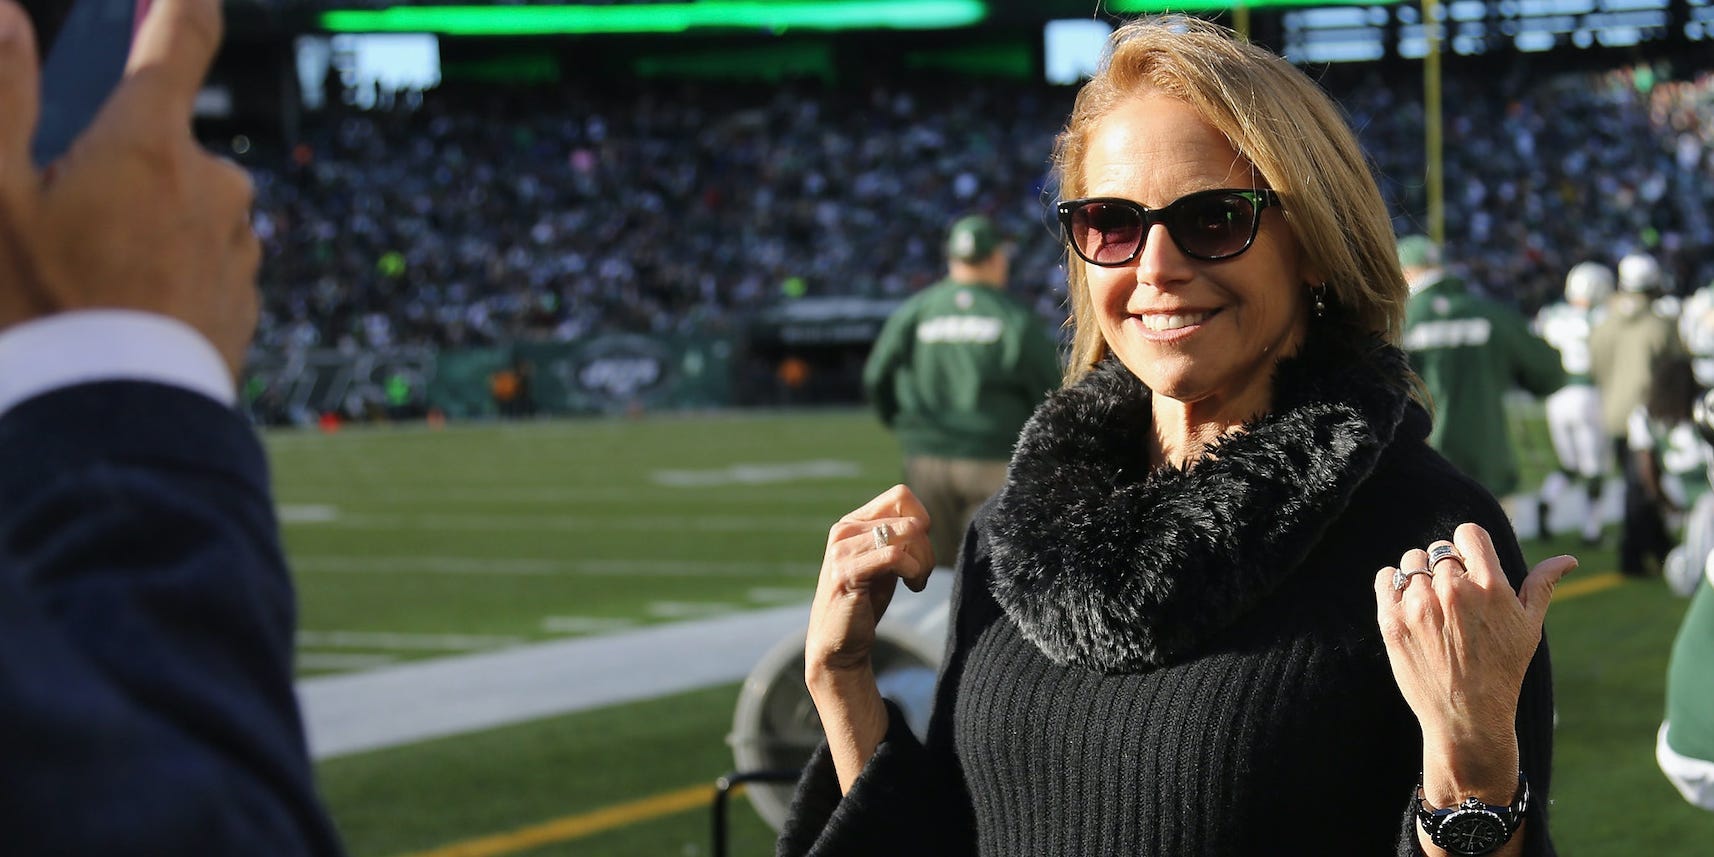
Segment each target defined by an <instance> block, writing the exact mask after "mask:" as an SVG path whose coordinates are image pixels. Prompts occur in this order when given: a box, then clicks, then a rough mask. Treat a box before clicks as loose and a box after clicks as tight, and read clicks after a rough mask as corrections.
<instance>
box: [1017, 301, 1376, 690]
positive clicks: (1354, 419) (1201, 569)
mask: <svg viewBox="0 0 1714 857" xmlns="http://www.w3.org/2000/svg"><path fill="white" fill-rule="evenodd" d="M1320 333H1321V334H1322V335H1320V336H1315V335H1312V336H1311V339H1312V340H1316V341H1318V342H1320V343H1322V344H1321V345H1319V346H1306V347H1305V348H1304V349H1303V350H1302V351H1301V352H1300V353H1299V354H1298V355H1296V356H1294V357H1292V358H1288V359H1286V360H1283V361H1281V362H1280V363H1279V364H1278V366H1277V367H1276V368H1275V372H1274V401H1275V407H1274V410H1273V411H1272V412H1271V413H1268V414H1266V415H1264V416H1262V417H1260V418H1259V419H1257V420H1255V421H1254V422H1252V423H1250V424H1249V425H1248V426H1247V429H1246V430H1245V431H1242V432H1234V433H1232V434H1229V435H1227V436H1226V437H1224V438H1222V439H1221V441H1220V442H1219V443H1218V444H1217V445H1215V446H1214V447H1212V448H1211V449H1210V452H1209V455H1208V456H1207V457H1206V458H1203V459H1202V460H1200V461H1198V462H1197V463H1196V464H1195V466H1193V467H1191V468H1189V469H1188V470H1181V469H1177V468H1162V469H1160V470H1157V471H1155V472H1152V473H1151V472H1150V470H1149V467H1148V464H1147V459H1146V457H1145V453H1144V449H1145V444H1144V441H1145V439H1146V438H1147V437H1148V432H1149V430H1150V429H1149V424H1150V417H1149V396H1150V392H1149V390H1148V389H1147V388H1146V387H1144V386H1143V385H1142V383H1141V382H1140V381H1138V380H1137V378H1136V376H1134V375H1132V374H1131V373H1130V371H1129V370H1127V369H1126V368H1125V367H1124V366H1123V365H1122V364H1120V363H1119V362H1118V361H1117V360H1116V359H1114V358H1111V357H1109V358H1108V359H1107V360H1106V361H1104V362H1103V363H1102V364H1101V365H1100V366H1098V367H1096V368H1095V369H1094V370H1093V371H1092V372H1091V373H1090V374H1089V375H1087V376H1086V377H1084V378H1083V379H1082V380H1081V381H1079V382H1078V383H1077V384H1076V385H1074V386H1072V387H1069V388H1067V389H1064V390H1061V391H1059V392H1058V393H1056V394H1054V395H1053V396H1051V397H1050V398H1049V399H1048V400H1047V402H1046V403H1044V404H1043V405H1042V407H1041V408H1040V409H1038V410H1037V412H1036V414H1035V416H1034V417H1032V418H1031V419H1030V421H1029V423H1028V424H1026V425H1025V426H1024V429H1023V433H1022V435H1021V436H1020V437H1019V440H1018V446H1017V450H1016V452H1015V453H1014V455H1013V457H1012V465H1011V472H1010V474H1009V476H1008V480H1007V485H1006V487H1005V489H1004V490H1003V491H1002V492H1001V494H1000V495H999V497H998V498H996V500H995V505H994V507H993V509H992V510H991V516H990V522H991V524H992V527H991V529H990V532H989V538H990V543H991V546H992V556H993V582H992V590H993V594H994V597H995V600H996V601H998V602H999V604H1000V606H1001V607H1002V608H1004V610H1005V611H1006V614H1007V615H1008V616H1010V617H1011V619H1012V620H1013V621H1014V622H1016V623H1017V625H1018V626H1019V628H1020V629H1021V630H1022V632H1023V634H1024V636H1025V637H1026V638H1028V639H1029V640H1030V641H1031V642H1033V643H1034V644H1035V645H1036V646H1037V647H1038V648H1040V649H1041V651H1042V653H1043V654H1045V655H1046V656H1047V657H1048V658H1049V659H1050V660H1052V661H1053V662H1054V663H1057V664H1060V665H1062V666H1064V665H1071V664H1076V665H1080V666H1083V667H1087V668H1090V669H1094V670H1099V671H1102V672H1109V673H1117V672H1137V671H1141V670H1146V669H1149V668H1152V667H1157V666H1161V665H1164V664H1169V663H1172V662H1174V661H1177V660H1180V659H1182V658H1183V657H1184V656H1185V655H1186V654H1188V653H1189V652H1191V651H1192V650H1193V649H1195V648H1196V646H1197V645H1198V644H1200V643H1201V642H1202V641H1203V640H1205V639H1207V638H1208V637H1209V635H1211V634H1213V633H1214V632H1217V631H1219V630H1220V629H1222V628H1225V627H1226V626H1228V625H1230V624H1231V623H1232V622H1233V621H1234V620H1236V619H1237V618H1238V617H1239V616H1241V615H1242V614H1243V613H1244V612H1245V611H1246V610H1248V609H1249V608H1250V607H1251V606H1253V605H1254V604H1256V603H1257V602H1259V601H1260V600H1261V599H1262V598H1264V597H1266V596H1267V595H1268V594H1269V593H1270V592H1272V591H1273V590H1274V589H1275V588H1276V587H1277V586H1279V584H1280V582H1281V581H1283V580H1284V579H1286V578H1287V577H1288V576H1289V575H1290V574H1291V573H1292V572H1293V570H1294V569H1296V568H1297V566H1298V564H1299V563H1300V562H1301V561H1302V560H1303V558H1304V556H1305V555H1306V554H1307V553H1308V552H1309V549H1310V548H1311V547H1312V546H1313V545H1314V544H1315V543H1316V541H1317V540H1318V538H1319V537H1320V535H1321V533H1322V531H1323V530H1324V529H1325V528H1326V527H1327V526H1328V524H1330V523H1331V522H1332V521H1333V519H1334V518H1336V517H1337V516H1338V515H1339V514H1340V513H1341V512H1342V511H1343V510H1344V508H1345V505H1346V503H1347V502H1348V501H1349V500H1350V497H1351V494H1352V492H1353V491H1354V490H1355V489H1356V488H1357V486H1358V485H1359V484H1360V483H1361V482H1362V481H1363V480H1364V479H1365V478H1367V477H1368V475H1369V473H1370V472H1371V471H1372V470H1373V469H1374V466H1375V463H1376V461H1377V460H1378V458H1379V457H1380V454H1381V451H1382V450H1383V449H1384V448H1385V447H1386V446H1387V444H1388V443H1390V442H1391V441H1392V438H1393V433H1394V430H1395V429H1396V428H1397V426H1398V424H1399V421H1400V420H1401V418H1402V416H1403V413H1404V409H1405V405H1406V402H1407V401H1408V395H1407V387H1406V381H1405V379H1406V378H1407V377H1408V370H1407V369H1406V368H1405V367H1406V359H1405V356H1404V354H1403V353H1402V352H1400V351H1399V350H1397V349H1395V348H1392V347H1390V346H1386V345H1383V344H1380V343H1378V342H1374V341H1370V340H1367V339H1366V338H1363V339H1361V340H1360V341H1362V342H1364V343H1366V347H1362V348H1361V349H1360V351H1353V350H1351V349H1350V348H1349V347H1341V346H1339V345H1338V344H1337V343H1338V342H1339V341H1341V340H1343V341H1344V342H1346V343H1349V342H1351V340H1350V339H1348V338H1345V337H1341V336H1338V335H1329V334H1332V331H1329V330H1322V331H1320Z"/></svg>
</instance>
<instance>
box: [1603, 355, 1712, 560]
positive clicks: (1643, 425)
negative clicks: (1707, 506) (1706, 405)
mask: <svg viewBox="0 0 1714 857" xmlns="http://www.w3.org/2000/svg"><path fill="white" fill-rule="evenodd" d="M1700 394H1701V393H1700V390H1698V389H1697V386H1696V376H1695V373H1694V370H1692V368H1691V365H1690V358H1689V357H1687V356H1686V355H1684V354H1681V353H1678V352H1668V353H1667V354H1665V355H1663V356H1662V358H1661V361H1660V363H1659V364H1658V365H1656V366H1655V367H1654V371H1653V374H1652V377H1651V378H1650V384H1649V391H1648V398H1647V399H1646V400H1645V401H1644V403H1643V405H1642V406H1641V407H1638V408H1637V409H1636V410H1635V411H1632V412H1631V417H1630V419H1629V420H1628V421H1627V423H1626V427H1625V431H1626V441H1627V443H1628V445H1629V447H1630V455H1631V457H1632V458H1633V459H1634V466H1635V467H1636V469H1637V484H1638V485H1639V486H1640V487H1641V489H1642V490H1641V492H1640V494H1641V498H1642V500H1643V501H1644V502H1646V504H1647V505H1646V507H1644V508H1639V509H1638V510H1637V511H1636V514H1637V520H1636V521H1635V529H1634V531H1631V532H1629V534H1628V539H1629V546H1628V547H1626V546H1625V545H1623V544H1622V545H1621V548H1620V550H1621V553H1622V554H1623V553H1625V552H1627V551H1628V552H1633V553H1636V554H1639V555H1640V556H1641V558H1642V561H1643V562H1646V563H1658V564H1659V566H1660V568H1662V569H1663V570H1664V569H1665V567H1666V563H1667V558H1668V554H1669V553H1670V552H1671V551H1672V549H1673V547H1674V545H1675V543H1676V541H1677V540H1676V539H1675V538H1674V532H1675V531H1676V530H1677V529H1678V524H1679V522H1680V521H1681V519H1682V517H1683V515H1684V513H1685V512H1688V511H1689V510H1690V508H1691V507H1692V505H1693V504H1694V503H1696V501H1697V500H1698V499H1700V498H1701V496H1702V495H1703V494H1704V493H1706V492H1707V490H1708V469H1707V465H1706V464H1705V463H1704V462H1703V458H1702V450H1701V447H1700V445H1699V444H1698V443H1697V439H1696V430H1695V428H1694V426H1693V425H1692V424H1691V419H1690V418H1691V406H1692V404H1693V403H1694V402H1695V401H1696V399H1697V398H1698V396H1700ZM1622 559H1623V558H1622V557H1621V566H1622V565H1623V562H1622Z"/></svg>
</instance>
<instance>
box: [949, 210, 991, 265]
mask: <svg viewBox="0 0 1714 857" xmlns="http://www.w3.org/2000/svg"><path fill="white" fill-rule="evenodd" d="M1004 240H1005V239H1004V238H1003V237H1002V236H1001V235H1000V230H999V228H998V227H996V226H995V225H994V221H992V220H989V219H988V218H986V217H983V216H982V215H980V214H972V215H969V216H966V217H960V218H959V219H958V220H956V221H954V222H953V224H952V228H951V229H948V230H947V231H946V255H947V256H948V257H949V258H952V259H957V260H958V261H960V262H980V261H982V260H984V259H987V258H988V257H989V256H991V255H993V253H994V251H995V250H998V249H999V248H1000V244H1001V243H1002V242H1003V241H1004Z"/></svg>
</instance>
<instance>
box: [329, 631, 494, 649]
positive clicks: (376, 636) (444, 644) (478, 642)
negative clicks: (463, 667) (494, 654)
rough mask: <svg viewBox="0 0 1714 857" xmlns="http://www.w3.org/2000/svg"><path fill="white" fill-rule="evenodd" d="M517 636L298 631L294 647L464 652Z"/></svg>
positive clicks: (483, 647) (487, 647)
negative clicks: (296, 643)
mask: <svg viewBox="0 0 1714 857" xmlns="http://www.w3.org/2000/svg"><path fill="white" fill-rule="evenodd" d="M522 642H523V639H522V638H519V637H502V636H496V635H492V634H404V633H399V632H395V631H299V632H298V646H300V647H302V648H306V649H399V650H404V651H433V652H468V651H470V650H472V649H498V648H501V647H503V646H516V645H518V644H519V643H522Z"/></svg>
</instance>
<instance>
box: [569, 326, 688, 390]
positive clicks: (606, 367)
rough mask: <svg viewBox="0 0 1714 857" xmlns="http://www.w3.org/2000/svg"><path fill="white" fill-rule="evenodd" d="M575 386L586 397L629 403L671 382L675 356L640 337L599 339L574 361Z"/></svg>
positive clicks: (656, 343)
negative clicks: (673, 357)
mask: <svg viewBox="0 0 1714 857" xmlns="http://www.w3.org/2000/svg"><path fill="white" fill-rule="evenodd" d="M573 366H574V367H575V368H574V369H573V377H574V379H575V386H576V388H577V389H579V390H582V391H583V392H584V393H586V394H587V395H590V396H592V397H594V398H597V399H601V400H605V401H608V402H611V403H615V404H623V403H625V402H629V401H631V400H633V399H636V398H638V397H639V396H644V395H647V394H648V393H650V392H651V391H654V390H658V389H661V388H663V387H666V386H667V385H668V383H669V382H670V381H671V377H670V376H671V375H672V354H671V353H670V352H669V351H668V350H667V349H666V347H665V346H663V345H662V344H661V343H659V342H656V341H654V340H652V339H648V338H645V337H641V336H608V337H602V338H601V339H597V340H595V341H594V342H591V343H590V344H589V345H588V346H587V347H585V348H584V349H583V350H582V351H581V352H580V353H579V354H578V355H577V356H576V357H575V358H573Z"/></svg>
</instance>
